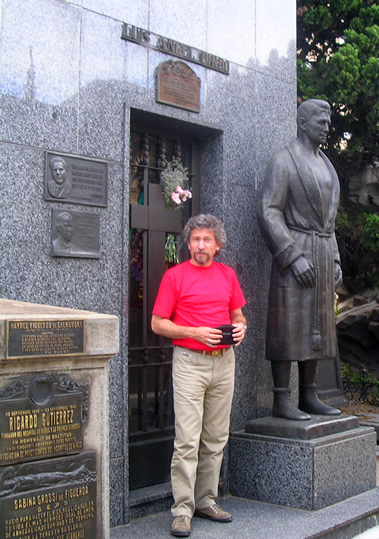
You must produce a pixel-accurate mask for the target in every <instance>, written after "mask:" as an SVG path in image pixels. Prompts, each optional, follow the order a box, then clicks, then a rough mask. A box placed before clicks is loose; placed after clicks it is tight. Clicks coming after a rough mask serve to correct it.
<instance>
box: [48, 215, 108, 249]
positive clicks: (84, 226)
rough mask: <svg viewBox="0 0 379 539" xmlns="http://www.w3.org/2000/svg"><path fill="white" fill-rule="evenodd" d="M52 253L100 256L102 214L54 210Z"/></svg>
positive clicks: (52, 219)
mask: <svg viewBox="0 0 379 539" xmlns="http://www.w3.org/2000/svg"><path fill="white" fill-rule="evenodd" d="M51 255H52V256H65V257H73V258H100V216H99V215H97V214H94V213H84V212H77V211H62V210H52V212H51Z"/></svg>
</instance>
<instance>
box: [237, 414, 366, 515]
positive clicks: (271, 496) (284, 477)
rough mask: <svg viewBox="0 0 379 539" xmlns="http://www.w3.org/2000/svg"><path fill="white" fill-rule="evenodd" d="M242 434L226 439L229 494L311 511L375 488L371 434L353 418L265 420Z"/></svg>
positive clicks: (254, 424) (317, 417) (253, 423)
mask: <svg viewBox="0 0 379 539" xmlns="http://www.w3.org/2000/svg"><path fill="white" fill-rule="evenodd" d="M246 430H248V431H249V432H244V431H239V432H234V433H232V434H231V436H230V442H229V445H230V493H231V494H232V495H233V496H238V497H241V498H248V499H252V500H257V501H261V502H267V503H271V504H277V505H283V506H287V507H294V508H298V509H306V510H311V511H313V510H318V509H322V508H324V507H327V506H329V505H333V504H335V503H337V502H340V501H342V500H346V499H347V498H351V497H352V496H355V495H357V494H361V493H362V492H366V491H368V490H371V489H373V488H375V485H376V433H375V430H374V429H373V428H370V427H360V426H359V423H358V420H357V418H355V417H351V416H340V417H339V418H337V419H332V420H328V419H327V418H325V417H321V416H313V418H312V419H311V421H304V422H303V421H302V422H300V421H287V420H283V419H279V418H273V417H267V418H261V419H257V420H254V421H250V422H249V423H248V424H247V426H246ZM254 430H255V431H256V432H254ZM274 433H276V435H275V434H274ZM278 433H280V434H279V435H278ZM291 436H292V437H291Z"/></svg>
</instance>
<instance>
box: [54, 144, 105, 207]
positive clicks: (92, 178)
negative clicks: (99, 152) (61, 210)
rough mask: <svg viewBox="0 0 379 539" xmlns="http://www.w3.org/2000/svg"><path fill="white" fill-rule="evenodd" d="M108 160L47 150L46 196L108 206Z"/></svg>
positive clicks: (87, 204) (59, 199)
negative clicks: (105, 161)
mask: <svg viewBox="0 0 379 539" xmlns="http://www.w3.org/2000/svg"><path fill="white" fill-rule="evenodd" d="M107 180H108V171H107V164H106V163H104V162H101V161H96V160H94V159H83V158H78V157H70V156H66V155H64V156H63V155H57V154H52V153H49V152H46V163H45V200H49V201H57V202H58V201H59V202H70V203H71V204H82V205H85V206H100V207H106V206H107Z"/></svg>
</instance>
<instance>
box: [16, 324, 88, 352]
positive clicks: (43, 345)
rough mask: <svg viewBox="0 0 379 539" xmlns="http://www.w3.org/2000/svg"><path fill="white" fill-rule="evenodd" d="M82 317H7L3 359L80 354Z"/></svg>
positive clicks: (82, 327)
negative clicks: (54, 318) (49, 318)
mask: <svg viewBox="0 0 379 539" xmlns="http://www.w3.org/2000/svg"><path fill="white" fill-rule="evenodd" d="M84 333H85V320H8V323H7V341H8V343H7V344H8V346H7V359H17V358H25V357H38V358H41V357H51V356H72V355H83V354H84V352H85V350H84Z"/></svg>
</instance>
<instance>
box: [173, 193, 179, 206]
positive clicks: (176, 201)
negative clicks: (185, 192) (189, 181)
mask: <svg viewBox="0 0 379 539" xmlns="http://www.w3.org/2000/svg"><path fill="white" fill-rule="evenodd" d="M171 198H172V200H173V201H174V202H175V204H180V202H181V201H180V196H179V195H178V193H175V192H174V193H172V195H171Z"/></svg>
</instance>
